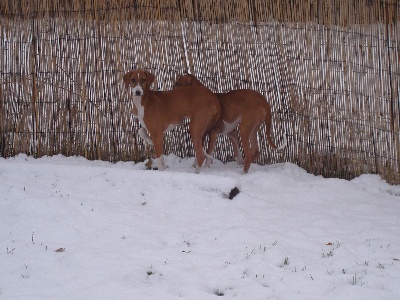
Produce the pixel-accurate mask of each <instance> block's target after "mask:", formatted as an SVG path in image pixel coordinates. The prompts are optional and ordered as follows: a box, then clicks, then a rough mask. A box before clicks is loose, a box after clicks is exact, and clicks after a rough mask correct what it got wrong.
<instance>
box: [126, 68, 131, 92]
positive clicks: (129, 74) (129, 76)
mask: <svg viewBox="0 0 400 300" xmlns="http://www.w3.org/2000/svg"><path fill="white" fill-rule="evenodd" d="M131 73H132V71H130V72H128V73H125V75H124V83H125V88H126V89H128V87H129V83H130V81H131Z"/></svg>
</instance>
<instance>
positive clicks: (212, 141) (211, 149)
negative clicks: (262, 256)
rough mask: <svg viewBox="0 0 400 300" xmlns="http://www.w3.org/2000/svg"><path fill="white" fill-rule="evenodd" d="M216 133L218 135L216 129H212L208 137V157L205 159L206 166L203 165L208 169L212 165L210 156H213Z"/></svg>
mask: <svg viewBox="0 0 400 300" xmlns="http://www.w3.org/2000/svg"><path fill="white" fill-rule="evenodd" d="M218 133H219V130H218V128H213V129H212V130H211V132H210V135H209V137H208V149H207V154H208V157H207V158H206V164H205V166H206V167H207V168H209V167H210V165H211V164H212V160H213V159H212V156H213V154H214V149H215V144H216V143H217V138H218Z"/></svg>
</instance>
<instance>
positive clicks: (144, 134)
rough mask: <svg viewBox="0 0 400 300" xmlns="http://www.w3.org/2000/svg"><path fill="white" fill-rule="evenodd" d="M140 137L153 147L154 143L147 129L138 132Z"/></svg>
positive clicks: (142, 128)
mask: <svg viewBox="0 0 400 300" xmlns="http://www.w3.org/2000/svg"><path fill="white" fill-rule="evenodd" d="M138 133H139V136H140V137H141V138H142V139H143V140H144V141H145V142H146V143H148V144H150V145H153V141H152V140H151V138H150V136H149V133H148V131H147V129H146V128H144V127H141V128H140V129H139V131H138Z"/></svg>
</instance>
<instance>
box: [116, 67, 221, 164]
mask: <svg viewBox="0 0 400 300" xmlns="http://www.w3.org/2000/svg"><path fill="white" fill-rule="evenodd" d="M123 79H124V83H125V88H127V89H129V88H130V89H129V90H130V91H132V92H131V93H130V97H131V99H132V101H134V103H139V106H140V105H141V106H142V107H143V114H142V116H141V114H140V111H141V107H137V106H136V105H135V107H134V109H133V110H132V112H133V113H134V114H135V115H136V116H138V117H139V120H140V122H141V123H142V126H143V127H146V128H147V130H148V132H149V133H150V135H151V139H152V141H153V143H154V148H155V153H156V157H157V158H159V160H158V168H159V170H163V169H164V167H165V166H164V163H163V154H164V144H163V141H164V132H165V131H166V130H167V129H169V128H170V126H171V125H177V124H178V123H180V122H181V121H182V120H183V119H184V118H190V120H191V121H190V124H189V131H190V135H191V137H192V141H193V146H194V149H195V151H196V160H197V167H198V168H197V170H199V168H200V167H201V165H202V164H203V162H204V159H205V155H204V152H203V145H202V140H203V137H204V135H206V134H208V133H210V132H211V131H212V129H213V127H214V126H215V124H216V123H217V121H218V120H219V119H220V114H221V107H220V103H219V101H218V98H217V97H216V96H215V95H214V94H213V93H212V92H211V91H210V90H209V89H207V88H206V87H204V86H186V87H184V88H181V89H173V90H170V91H162V92H158V91H152V90H151V89H150V86H151V84H152V83H153V82H154V80H155V76H154V75H153V74H151V73H149V72H147V71H143V70H134V71H130V72H128V73H126V74H125V75H124V77H123ZM141 90H142V93H141V95H135V94H136V93H138V92H139V93H140V91H141ZM132 93H133V94H132ZM135 101H136V102H135Z"/></svg>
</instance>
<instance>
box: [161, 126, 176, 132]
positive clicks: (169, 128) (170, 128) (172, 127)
mask: <svg viewBox="0 0 400 300" xmlns="http://www.w3.org/2000/svg"><path fill="white" fill-rule="evenodd" d="M176 126H177V125H176V124H169V125H168V127H167V129H165V130H164V133H166V132H168V131H170V130H172V129H174V128H175V127H176Z"/></svg>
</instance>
